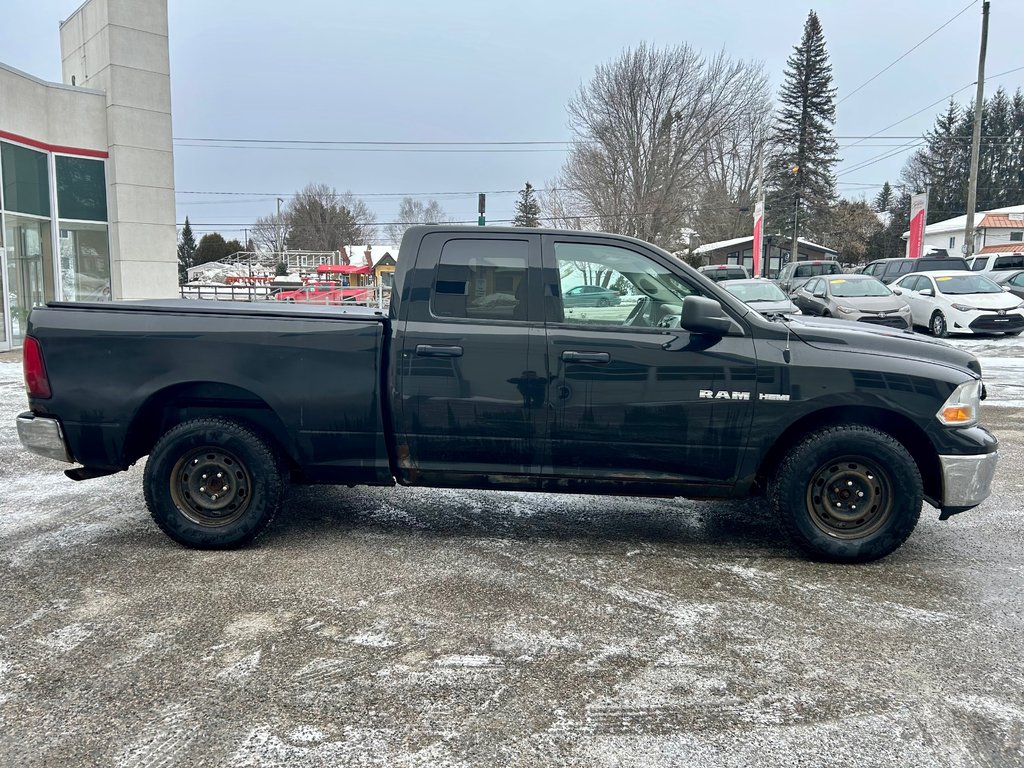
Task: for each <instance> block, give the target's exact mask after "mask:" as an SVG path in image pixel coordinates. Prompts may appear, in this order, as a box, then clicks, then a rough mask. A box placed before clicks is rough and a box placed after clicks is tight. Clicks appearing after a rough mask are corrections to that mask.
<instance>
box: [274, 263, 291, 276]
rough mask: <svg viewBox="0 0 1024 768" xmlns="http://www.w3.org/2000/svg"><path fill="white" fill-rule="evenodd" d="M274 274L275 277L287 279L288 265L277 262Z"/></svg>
mask: <svg viewBox="0 0 1024 768" xmlns="http://www.w3.org/2000/svg"><path fill="white" fill-rule="evenodd" d="M274 274H275V275H276V276H277V277H287V276H288V265H287V264H285V263H284V262H283V261H279V262H277V266H276V267H274Z"/></svg>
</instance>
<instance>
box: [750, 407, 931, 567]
mask: <svg viewBox="0 0 1024 768" xmlns="http://www.w3.org/2000/svg"><path fill="white" fill-rule="evenodd" d="M769 501H770V505H771V508H772V511H773V513H774V514H775V515H776V516H777V518H778V519H779V520H780V521H781V522H782V524H783V526H784V527H785V528H786V530H787V532H788V533H789V535H790V537H791V539H792V540H793V543H794V544H795V545H796V546H797V547H798V548H799V549H801V550H802V551H803V552H805V553H806V554H807V555H809V556H810V557H811V558H813V559H815V560H824V561H827V562H835V563H865V562H869V561H871V560H877V559H879V558H882V557H885V556H886V555H888V554H890V553H892V552H894V551H895V550H896V549H898V548H899V547H900V546H902V544H903V542H905V541H906V540H907V538H908V537H909V536H910V534H911V533H912V532H913V530H914V527H915V526H916V525H917V520H918V518H919V517H920V515H921V504H922V501H923V490H922V483H921V473H920V471H919V470H918V468H917V464H915V463H914V460H913V458H912V457H911V456H910V453H909V452H908V451H907V449H906V448H905V447H904V445H903V444H902V443H900V442H899V441H898V440H896V439H895V438H894V437H892V436H891V435H889V434H886V433H885V432H881V431H879V430H877V429H874V428H871V427H866V426H861V425H854V424H845V425H838V426H834V427H829V428H827V429H822V430H820V431H818V432H814V433H812V434H810V435H808V436H807V437H806V438H804V439H803V440H802V441H801V442H800V443H798V444H797V445H795V446H794V447H793V448H792V449H791V450H790V451H789V453H788V454H787V455H786V457H785V458H784V459H783V461H782V464H781V465H780V466H779V468H778V471H777V472H776V473H775V477H774V478H773V479H772V480H771V482H770V483H769Z"/></svg>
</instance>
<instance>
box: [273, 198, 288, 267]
mask: <svg viewBox="0 0 1024 768" xmlns="http://www.w3.org/2000/svg"><path fill="white" fill-rule="evenodd" d="M284 202H285V201H284V200H282V199H281V198H278V218H275V219H274V220H273V245H274V247H276V249H278V258H279V259H281V204H282V203H284Z"/></svg>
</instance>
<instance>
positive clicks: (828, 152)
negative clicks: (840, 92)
mask: <svg viewBox="0 0 1024 768" xmlns="http://www.w3.org/2000/svg"><path fill="white" fill-rule="evenodd" d="M835 94H836V90H835V88H833V87H832V65H831V64H830V63H829V57H828V51H827V50H826V49H825V37H824V33H823V32H822V29H821V22H820V21H819V20H818V16H817V14H815V13H814V11H811V12H810V13H809V14H808V16H807V21H806V23H805V24H804V33H803V38H802V39H801V41H800V45H798V46H796V47H795V49H794V51H793V53H792V54H791V55H790V57H789V59H788V60H787V61H786V70H785V79H784V81H783V83H782V87H781V88H780V89H779V105H780V106H779V110H778V113H777V115H776V125H775V130H774V134H773V137H772V138H773V141H772V152H771V156H770V158H769V163H768V167H767V169H766V171H767V176H768V178H767V183H766V187H767V189H768V195H767V200H766V202H767V217H768V231H770V232H782V233H784V234H785V235H786V236H787V237H788V238H794V237H796V236H797V235H798V234H800V235H807V236H809V237H811V238H815V237H819V238H820V237H821V236H822V234H823V233H824V232H826V231H827V230H828V226H829V225H828V218H829V213H830V210H831V207H832V204H833V202H834V201H835V199H836V191H835V186H836V182H835V175H834V174H833V172H832V169H833V167H834V166H835V164H836V163H837V162H838V161H839V158H838V157H837V154H836V153H837V151H838V148H837V145H836V141H835V139H834V138H833V136H832V130H833V127H834V125H835V121H836V106H835ZM791 258H794V259H795V258H796V255H795V254H794V255H793V256H792V257H791Z"/></svg>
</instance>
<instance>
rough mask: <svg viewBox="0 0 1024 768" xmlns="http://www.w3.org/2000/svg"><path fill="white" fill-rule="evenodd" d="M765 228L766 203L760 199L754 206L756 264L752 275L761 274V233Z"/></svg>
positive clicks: (754, 254)
mask: <svg viewBox="0 0 1024 768" xmlns="http://www.w3.org/2000/svg"><path fill="white" fill-rule="evenodd" d="M763 230H764V203H762V202H760V201H758V203H757V204H756V205H755V206H754V253H753V256H754V264H753V267H754V269H753V274H752V275H751V277H758V276H760V274H761V235H762V232H763Z"/></svg>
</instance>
